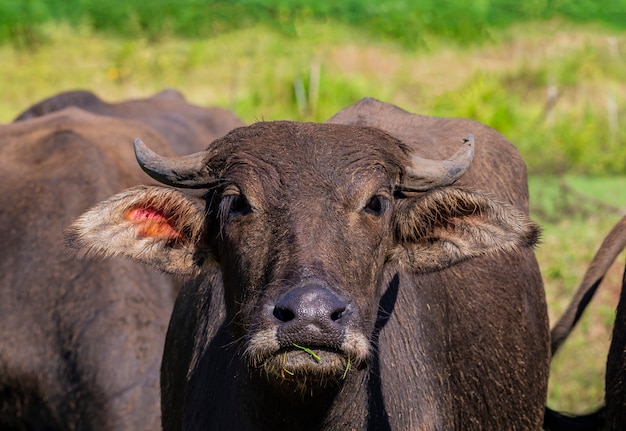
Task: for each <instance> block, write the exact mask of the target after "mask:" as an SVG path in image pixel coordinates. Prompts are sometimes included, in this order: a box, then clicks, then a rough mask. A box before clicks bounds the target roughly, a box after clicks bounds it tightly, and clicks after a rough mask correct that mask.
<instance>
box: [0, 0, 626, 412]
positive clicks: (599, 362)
mask: <svg viewBox="0 0 626 431" xmlns="http://www.w3.org/2000/svg"><path fill="white" fill-rule="evenodd" d="M330 3H331V2H324V1H319V2H313V1H307V0H300V1H295V0H291V1H288V0H283V1H261V0H238V1H232V2H212V1H205V2H201V1H199V0H184V1H181V2H177V3H174V2H171V1H165V0H160V1H154V2H138V1H137V2H136V1H131V0H128V1H125V2H123V3H120V2H113V1H111V0H109V1H101V2H98V3H96V2H91V1H86V0H83V1H81V2H80V5H82V6H81V7H78V6H77V4H78V3H77V2H76V1H69V0H68V1H64V2H61V1H52V0H50V1H43V0H33V1H29V2H15V1H12V0H0V94H1V95H2V97H1V98H0V123H6V122H9V121H11V120H12V119H13V118H14V117H15V116H17V115H18V114H19V112H21V111H22V110H23V109H26V108H27V107H28V106H29V105H31V104H32V103H34V102H36V101H38V100H41V99H42V98H45V97H48V96H50V95H52V94H54V93H56V92H59V91H62V90H69V89H76V88H84V89H90V90H93V91H95V92H96V93H97V94H98V95H100V96H101V97H102V98H103V99H105V100H109V101H117V100H121V99H126V98H132V97H142V96H147V95H150V94H153V93H155V92H158V91H160V90H161V89H163V88H166V87H174V88H177V89H179V90H180V91H182V92H183V93H184V94H185V95H186V97H187V98H188V99H189V100H190V101H191V102H193V103H196V104H200V105H207V106H222V107H226V108H230V109H232V110H233V111H235V112H236V113H237V114H238V115H239V116H240V117H241V118H243V119H244V120H245V121H246V122H253V121H256V120H261V119H264V120H276V119H295V120H313V121H323V120H325V119H326V118H328V117H330V116H331V115H333V114H334V113H335V112H337V111H338V110H340V109H341V108H343V107H345V106H348V105H350V104H351V103H353V102H355V101H356V100H358V99H360V98H362V97H365V96H372V97H376V98H379V99H381V100H384V101H387V102H391V103H395V104H397V105H398V106H401V107H402V108H404V109H406V110H409V111H411V112H415V113H420V114H426V115H440V116H453V117H456V116H458V117H468V118H473V119H476V120H478V121H482V122H484V123H486V124H488V125H490V126H492V127H494V128H496V129H498V130H499V131H501V132H502V133H503V134H504V135H505V136H507V137H508V138H509V139H510V140H511V141H512V142H513V143H514V144H515V145H516V146H517V147H518V148H519V150H520V152H521V153H522V155H523V157H524V159H525V160H526V162H527V165H528V168H529V172H530V173H531V179H530V187H531V210H532V214H533V217H534V218H535V219H536V220H537V221H538V222H539V223H540V224H541V225H542V226H543V227H544V235H543V242H542V244H541V246H540V247H539V248H538V249H537V255H538V258H539V261H540V265H541V269H542V273H543V276H544V280H545V284H546V292H547V297H548V301H549V308H550V315H551V317H552V318H553V319H554V318H555V317H557V316H559V314H560V313H561V312H562V310H563V309H564V308H565V306H566V305H567V302H568V301H569V299H570V297H571V295H572V293H573V291H574V290H575V289H576V287H577V284H578V282H579V281H580V280H581V279H582V276H583V274H584V271H585V269H586V265H587V264H588V262H589V261H590V260H591V258H592V256H593V253H594V252H595V249H596V247H597V246H598V245H599V244H600V242H601V240H602V238H603V236H604V235H605V234H606V233H607V232H608V231H609V230H610V228H611V227H612V224H613V223H615V222H616V221H617V220H618V219H619V218H620V217H621V216H622V215H623V214H626V127H625V126H624V124H623V123H624V121H626V120H625V118H626V117H625V116H624V112H625V110H626V33H625V27H626V14H624V13H623V11H625V10H626V1H623V0H622V1H597V2H592V1H579V2H570V1H561V2H551V1H546V2H518V3H512V2H510V1H504V0H501V1H488V0H485V1H481V2H473V3H471V4H470V3H468V2H461V1H453V0H449V1H445V2H441V1H438V2H434V1H432V2H429V1H424V2H420V5H419V7H418V6H416V5H415V3H414V2H410V1H408V0H406V1H399V0H395V1H389V2H374V1H363V2H357V1H356V0H354V1H346V2H332V3H333V4H332V5H331V4H330ZM173 5H177V7H175V8H173ZM435 5H438V6H437V7H435ZM514 5H518V6H514ZM149 8H152V9H149ZM168 8H169V9H168ZM450 23H454V25H451V24H450ZM620 265H621V268H620ZM623 265H624V258H623V256H622V257H621V259H620V262H619V264H618V265H616V266H615V267H614V268H613V269H612V270H611V273H610V274H609V277H607V279H606V282H605V285H603V286H602V287H601V289H600V292H599V293H598V295H597V298H596V299H595V300H594V303H593V304H592V306H591V307H590V309H589V313H588V314H587V315H586V316H585V317H584V318H583V320H582V321H581V323H580V325H579V328H578V329H577V330H576V332H575V334H574V335H573V336H572V338H571V339H570V340H569V341H568V343H566V345H565V346H564V348H563V349H562V351H561V352H560V354H559V355H558V357H557V358H556V359H555V361H554V367H553V368H554V369H553V376H552V379H551V384H550V395H549V402H550V405H551V406H552V407H555V408H558V409H563V410H568V411H583V410H587V409H589V408H592V407H593V406H596V405H598V404H599V403H600V402H601V400H602V390H603V369H604V358H605V357H606V352H607V349H608V344H609V342H610V330H611V325H612V322H613V315H614V307H615V305H616V302H617V295H618V291H619V287H620V283H621V271H622V269H623Z"/></svg>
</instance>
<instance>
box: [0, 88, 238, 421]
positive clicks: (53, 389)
mask: <svg viewBox="0 0 626 431" xmlns="http://www.w3.org/2000/svg"><path fill="white" fill-rule="evenodd" d="M74 94H79V95H81V96H82V97H83V98H82V99H80V98H79V99H80V100H79V103H76V105H80V106H82V107H83V108H88V109H89V108H93V107H94V106H97V107H98V109H93V111H94V112H98V111H99V112H100V113H102V114H108V115H109V116H105V115H94V114H92V113H89V112H85V111H84V110H82V109H78V108H75V107H69V108H66V106H71V105H74V102H76V100H71V98H70V102H72V103H69V102H68V99H67V95H68V93H65V94H62V95H60V96H58V98H59V99H55V98H54V97H53V98H51V99H48V100H47V101H46V102H44V103H43V105H37V106H35V107H33V108H31V109H29V110H28V111H27V113H26V114H23V115H22V116H21V117H20V121H18V122H14V123H12V124H8V125H4V126H0V172H1V176H2V178H3V181H2V182H1V184H0V197H1V200H2V207H1V208H2V209H1V210H0V226H1V227H0V339H1V340H2V342H0V429H2V430H46V431H53V430H73V429H76V430H102V431H104V430H107V431H108V430H129V431H130V430H133V431H135V430H157V429H160V400H159V389H158V386H159V369H160V363H161V356H162V349H163V342H164V336H165V332H166V327H167V322H168V319H169V315H170V312H171V309H172V307H173V303H174V298H175V295H176V292H177V291H178V289H179V288H180V284H179V282H174V281H173V280H172V279H171V277H169V276H165V275H163V274H161V273H157V272H155V271H153V270H151V269H149V268H147V267H146V266H144V265H139V264H136V263H134V262H130V261H127V260H122V259H110V260H78V259H76V257H74V256H71V255H70V253H68V250H67V247H66V246H64V244H63V231H64V230H65V229H66V228H67V226H68V225H69V224H70V222H71V221H72V220H74V219H75V218H76V217H77V216H78V215H79V214H81V213H82V212H84V211H85V210H86V209H87V208H89V207H90V206H93V205H94V204H95V203H97V202H99V201H101V200H102V199H104V198H105V197H107V196H110V195H111V194H113V193H117V192H119V191H121V190H123V189H125V188H127V187H130V186H133V185H136V184H140V183H146V182H149V181H151V180H150V178H149V177H147V176H146V175H145V174H144V173H143V172H142V171H141V169H140V168H139V166H137V163H136V160H135V156H134V152H133V148H132V142H133V140H134V138H135V137H137V136H142V137H144V138H145V139H149V140H150V142H151V143H152V145H153V147H158V148H159V151H162V152H163V154H169V155H172V154H174V151H173V150H177V151H180V150H183V151H187V149H189V150H193V151H197V150H198V149H199V147H200V142H201V141H202V139H204V138H206V139H208V141H210V140H211V139H214V138H215V137H217V136H220V135H221V134H223V133H225V132H226V129H225V128H224V127H227V126H226V124H233V123H228V121H231V120H228V121H227V122H225V123H221V124H218V125H217V126H216V128H215V130H214V131H213V132H210V127H212V126H214V125H215V124H214V123H212V120H211V118H214V117H213V115H212V114H211V111H208V112H205V111H204V109H203V108H199V107H194V106H192V105H189V104H186V103H184V101H183V100H182V98H178V97H170V96H168V95H167V94H161V95H157V96H155V97H154V98H150V99H146V100H143V101H138V102H128V103H122V104H119V105H107V104H103V103H102V102H100V101H99V100H98V99H97V98H95V96H93V95H91V93H87V92H81V93H74ZM174 96H175V95H174ZM54 100H61V101H63V103H61V105H59V106H56V107H53V108H54V109H49V104H50V103H51V101H54ZM85 100H87V101H88V102H89V103H83V102H84V101H85ZM92 103H93V104H92ZM42 106H43V108H42ZM102 107H105V108H106V109H104V110H103V109H100V108H102ZM135 107H136V109H135ZM131 108H132V109H131ZM42 109H43V110H42ZM104 111H106V112H104ZM44 114H45V115H44ZM126 115H128V116H129V117H132V118H134V119H135V120H137V121H133V120H129V119H123V118H117V117H124V116H126ZM165 117H168V118H170V120H169V121H168V120H163V119H164V118H165ZM230 118H235V117H234V116H232V115H231V116H230ZM161 120H163V121H165V123H164V125H165V126H166V128H165V129H164V131H165V132H168V131H169V132H170V133H169V134H166V136H165V137H164V136H163V135H162V134H160V133H158V131H159V130H160V129H163V126H164V125H163V124H161V123H160V121H161ZM207 121H208V122H207ZM177 122H179V123H180V124H179V126H178V129H175V130H176V131H172V130H170V129H169V127H170V126H171V125H172V124H173V123H177ZM193 133H199V134H204V136H192V135H193ZM207 135H208V136H207ZM170 138H171V139H177V141H176V142H172V143H170V142H168V139H170ZM179 138H180V139H181V140H178V139H179ZM192 138H193V139H192ZM181 143H182V147H181V146H180V144H181Z"/></svg>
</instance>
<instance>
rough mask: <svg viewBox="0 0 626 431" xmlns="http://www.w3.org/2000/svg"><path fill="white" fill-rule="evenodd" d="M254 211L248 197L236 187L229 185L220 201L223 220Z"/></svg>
mask: <svg viewBox="0 0 626 431" xmlns="http://www.w3.org/2000/svg"><path fill="white" fill-rule="evenodd" d="M251 211H252V207H251V206H250V203H249V202H248V199H246V197H245V196H244V195H243V194H242V193H241V191H240V190H239V189H238V188H236V187H229V188H227V189H226V190H224V193H222V201H221V202H220V218H221V219H222V220H223V221H226V220H228V219H229V218H232V217H239V216H243V215H246V214H248V213H249V212H251Z"/></svg>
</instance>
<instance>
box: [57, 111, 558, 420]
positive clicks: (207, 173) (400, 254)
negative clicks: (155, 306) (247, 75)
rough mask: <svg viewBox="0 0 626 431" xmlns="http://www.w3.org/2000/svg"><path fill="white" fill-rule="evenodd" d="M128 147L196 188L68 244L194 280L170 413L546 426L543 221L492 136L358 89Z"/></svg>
mask: <svg viewBox="0 0 626 431" xmlns="http://www.w3.org/2000/svg"><path fill="white" fill-rule="evenodd" d="M142 138H143V137H142ZM145 141H146V142H150V141H149V140H148V139H145ZM474 142H475V144H474ZM150 146H151V147H152V146H153V144H152V143H150ZM135 151H136V154H137V158H138V160H139V163H140V165H141V166H142V168H143V169H144V170H145V171H146V172H147V173H149V174H150V175H151V176H152V177H153V178H155V179H157V180H158V181H160V182H162V183H164V184H165V185H168V186H175V187H178V188H190V189H201V191H202V192H203V193H204V194H203V195H202V196H201V197H198V194H190V193H184V192H183V191H181V190H178V189H174V188H171V187H166V186H157V187H150V186H140V187H134V188H131V189H128V190H126V191H124V192H122V193H120V194H117V195H115V196H113V197H111V198H110V199H108V200H106V201H104V202H102V203H100V204H98V205H97V206H95V207H94V208H92V209H91V210H89V211H88V212H86V213H85V214H84V215H83V216H81V217H80V218H79V219H78V220H77V221H76V222H75V223H74V224H73V225H72V228H71V230H70V231H69V232H68V242H69V243H70V244H71V245H72V246H73V247H74V248H76V249H78V250H81V252H82V253H85V254H87V255H107V256H113V257H114V256H126V257H129V258H131V259H133V260H136V261H141V262H144V263H147V264H150V265H152V266H154V267H156V268H158V269H161V270H163V271H166V272H170V273H175V274H179V275H181V276H184V277H187V279H188V280H189V281H188V282H187V283H186V284H185V286H184V287H183V289H182V291H181V293H180V294H179V296H178V298H177V301H176V305H175V309H174V312H173V314H172V318H171V320H170V325H169V329H168V335H167V339H166V345H165V351H164V356H163V366H162V371H161V392H162V418H163V427H164V429H165V430H168V431H169V430H182V429H184V430H201V429H202V430H205V429H235V430H277V429H294V430H296V429H297V430H348V429H349V430H366V429H367V430H392V429H393V430H453V429H455V430H461V429H463V430H478V429H481V430H486V429H491V430H503V429H508V430H530V429H540V427H541V423H542V418H543V409H544V405H545V398H546V389H547V376H548V365H549V330H548V318H547V310H546V304H545V298H544V292H543V286H542V281H541V276H540V273H539V269H538V266H537V263H536V260H535V256H534V253H533V250H532V246H533V245H534V244H535V243H536V241H537V237H538V232H539V230H538V228H537V226H536V225H535V224H534V223H532V222H531V221H530V220H529V218H528V215H527V210H528V197H527V179H526V168H525V165H524V163H523V161H522V160H521V158H520V156H519V154H518V153H517V151H516V150H515V149H514V147H513V146H512V145H511V144H510V143H509V142H508V141H507V140H506V139H505V138H504V137H502V136H501V135H500V134H498V133H497V132H495V131H494V130H492V129H490V128H488V127H486V126H484V125H482V124H479V123H477V122H474V121H470V120H461V119H442V118H432V117H423V116H417V115H413V114H410V113H408V112H406V111H403V110H401V109H399V108H397V107H395V106H392V105H388V104H385V103H382V102H379V101H376V100H373V99H364V100H362V101H360V102H358V103H356V104H355V105H353V106H351V107H349V108H347V109H346V110H343V111H341V112H340V113H339V114H337V115H336V116H334V117H333V118H331V119H330V120H329V121H328V122H327V123H297V122H285V121H278V122H261V123H256V124H253V125H251V126H248V127H243V128H238V129H235V130H234V131H232V132H230V133H229V134H227V135H226V136H224V137H223V138H221V139H217V140H215V141H214V142H213V143H211V144H210V145H209V146H208V147H207V149H206V150H205V151H202V152H199V153H195V154H192V155H188V156H185V157H164V156H160V155H157V152H155V151H152V150H150V149H149V148H148V146H147V145H145V144H143V142H142V141H141V140H137V141H136V143H135ZM472 158H474V160H473V162H472Z"/></svg>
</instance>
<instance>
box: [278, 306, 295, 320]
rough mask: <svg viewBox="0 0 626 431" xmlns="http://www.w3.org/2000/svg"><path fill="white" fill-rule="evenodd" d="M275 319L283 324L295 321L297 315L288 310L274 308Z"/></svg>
mask: <svg viewBox="0 0 626 431" xmlns="http://www.w3.org/2000/svg"><path fill="white" fill-rule="evenodd" d="M274 317H276V318H277V319H278V320H280V321H281V322H289V321H290V320H293V319H294V318H295V317H296V315H295V314H294V312H293V311H291V310H290V309H288V308H285V307H279V306H276V307H274Z"/></svg>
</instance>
